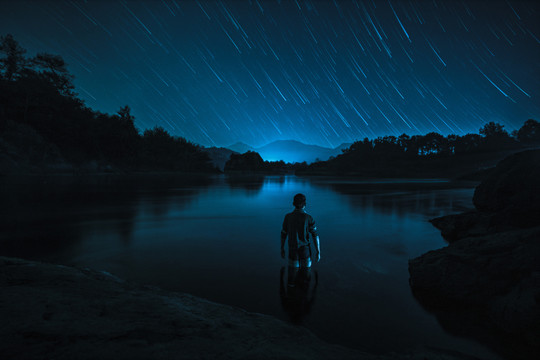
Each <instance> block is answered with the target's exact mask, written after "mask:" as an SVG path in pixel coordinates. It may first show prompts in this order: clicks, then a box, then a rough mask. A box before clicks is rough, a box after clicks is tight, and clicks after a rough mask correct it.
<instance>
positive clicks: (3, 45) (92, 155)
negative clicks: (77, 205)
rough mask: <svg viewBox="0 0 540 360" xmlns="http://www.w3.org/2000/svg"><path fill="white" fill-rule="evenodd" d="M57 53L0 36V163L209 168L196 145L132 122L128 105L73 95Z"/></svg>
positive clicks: (70, 77)
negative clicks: (94, 104)
mask: <svg viewBox="0 0 540 360" xmlns="http://www.w3.org/2000/svg"><path fill="white" fill-rule="evenodd" d="M73 78H74V77H73V75H71V74H70V73H69V72H68V70H67V65H66V63H65V61H64V59H63V58H62V57H61V56H59V55H52V54H47V53H38V54H37V55H35V56H34V57H27V56H26V50H25V49H23V48H22V47H21V46H20V45H19V43H18V42H17V41H16V40H15V39H14V38H13V36H12V35H10V34H8V35H5V36H1V37H0V155H2V153H3V156H2V158H0V163H2V161H3V163H4V164H5V163H6V162H11V163H12V164H13V163H15V164H16V163H18V162H19V163H25V164H29V165H38V166H39V165H43V166H46V165H51V164H58V163H64V164H67V165H68V166H71V167H74V168H79V167H85V166H90V165H92V166H91V167H93V168H95V169H97V170H99V169H117V170H129V171H186V172H195V171H197V172H199V171H202V172H208V171H215V169H214V167H213V166H212V165H211V161H210V158H209V157H208V155H207V154H206V152H204V151H203V149H202V148H201V147H200V146H198V145H195V144H193V143H191V142H189V141H187V140H186V139H184V138H182V137H177V136H172V135H170V134H169V133H168V132H167V131H166V130H165V129H163V128H162V127H154V128H153V129H147V130H144V131H143V132H142V133H141V132H140V131H139V130H138V129H137V128H136V127H135V124H134V117H133V115H132V114H131V110H130V108H129V106H127V105H126V106H123V107H120V109H119V110H118V112H117V113H116V114H112V115H110V114H105V113H102V112H99V111H95V110H92V109H91V108H89V107H87V106H86V105H85V104H84V102H83V101H82V100H81V99H80V98H78V94H76V93H75V91H74V89H75V87H74V85H73Z"/></svg>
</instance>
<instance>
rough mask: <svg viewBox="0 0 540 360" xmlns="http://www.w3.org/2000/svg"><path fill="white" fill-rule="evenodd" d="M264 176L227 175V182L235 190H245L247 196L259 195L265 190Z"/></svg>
mask: <svg viewBox="0 0 540 360" xmlns="http://www.w3.org/2000/svg"><path fill="white" fill-rule="evenodd" d="M264 178H265V177H264V175H260V174H253V175H240V174H238V175H235V174H231V175H227V176H226V177H225V181H226V182H227V184H228V185H229V187H230V188H231V189H233V190H243V192H244V194H246V195H247V196H255V195H257V194H258V193H259V192H260V191H261V190H262V188H263V185H264Z"/></svg>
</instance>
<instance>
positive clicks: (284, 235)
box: [281, 215, 289, 259]
mask: <svg viewBox="0 0 540 360" xmlns="http://www.w3.org/2000/svg"><path fill="white" fill-rule="evenodd" d="M288 223H289V222H288V221H287V215H285V219H284V220H283V226H282V227H281V257H282V258H283V259H285V241H286V240H287V234H288V231H287V229H288V228H287V227H288Z"/></svg>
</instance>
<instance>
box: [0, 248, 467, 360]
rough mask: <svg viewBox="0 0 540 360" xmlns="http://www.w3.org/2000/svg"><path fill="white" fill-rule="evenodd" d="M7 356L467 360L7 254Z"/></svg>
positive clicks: (2, 333)
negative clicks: (336, 336)
mask: <svg viewBox="0 0 540 360" xmlns="http://www.w3.org/2000/svg"><path fill="white" fill-rule="evenodd" d="M0 318H1V319H2V321H1V322H0V354H2V355H1V357H2V359H47V360H51V359H69V360H74V359H114V360H121V359H126V360H127V359H130V360H131V359H309V360H312V359H340V360H341V359H359V360H362V359H365V360H374V359H378V360H397V359H410V360H423V359H434V360H458V359H470V358H469V357H466V356H462V355H460V354H457V353H455V352H452V353H449V352H445V351H442V350H430V349H422V350H420V351H419V352H415V353H410V354H386V355H384V356H378V355H372V354H367V353H364V352H361V351H358V350H354V349H348V348H345V347H342V346H338V345H332V344H329V343H326V342H324V341H322V340H321V339H319V338H317V337H316V336H315V335H313V334H312V333H311V332H309V331H308V330H306V329H305V328H303V327H298V326H294V325H291V324H288V323H285V322H283V321H281V320H278V319H276V318H273V317H271V316H267V315H262V314H256V313H249V312H246V311H244V310H241V309H239V308H235V307H231V306H226V305H221V304H217V303H213V302H210V301H207V300H204V299H201V298H197V297H194V296H192V295H188V294H183V293H173V292H167V291H164V290H160V289H158V288H155V287H148V286H142V285H138V284H134V283H129V282H126V281H123V280H121V279H118V278H116V277H114V276H113V275H111V274H107V273H104V272H99V271H95V270H90V269H78V268H72V267H67V266H61V265H52V264H44V263H39V262H33V261H27V260H21V259H14V258H7V257H0Z"/></svg>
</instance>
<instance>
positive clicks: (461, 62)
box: [0, 0, 540, 147]
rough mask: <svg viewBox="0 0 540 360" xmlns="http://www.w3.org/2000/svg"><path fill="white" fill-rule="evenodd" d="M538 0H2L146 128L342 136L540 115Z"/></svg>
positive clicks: (26, 34) (226, 137)
mask: <svg viewBox="0 0 540 360" xmlns="http://www.w3.org/2000/svg"><path fill="white" fill-rule="evenodd" d="M539 3H540V2H534V1H525V2H523V1H522V2H518V1H487V0H485V1H479V2H471V1H457V0H450V1H442V0H433V1H427V0H426V1H423V0H422V1H397V0H393V1H376V0H373V1H337V0H336V1H330V0H329V1H308V2H305V1H285V0H282V1H277V0H276V1H264V0H259V1H248V0H246V1H240V0H236V1H222V2H218V1H206V0H200V1H198V2H195V1H185V0H172V1H167V0H147V1H105V0H103V1H90V0H89V1H60V0H57V1H46V0H40V1H16V0H13V1H9V0H0V35H5V34H7V33H11V34H13V35H14V37H15V39H16V40H17V41H18V42H19V43H20V44H21V46H22V47H24V48H26V49H27V50H28V55H29V56H33V55H35V54H36V53H37V52H48V53H53V54H59V55H61V56H62V57H63V58H64V59H65V60H66V61H67V63H68V69H69V71H70V72H71V73H72V74H74V75H75V81H74V82H75V86H76V92H77V93H78V94H79V96H80V97H81V98H82V99H84V101H85V103H86V104H87V105H88V106H89V107H91V108H93V109H94V110H98V111H102V112H107V113H115V112H116V111H117V110H118V109H119V108H120V106H123V105H129V106H130V107H131V108H132V113H133V115H134V116H135V117H136V121H135V124H136V126H137V127H138V128H139V129H141V130H144V129H147V128H151V127H153V126H155V125H159V126H162V127H163V128H165V129H166V130H167V131H169V132H170V133H171V134H173V135H178V136H183V137H185V138H187V139H188V140H190V141H192V142H195V143H198V144H201V145H205V146H215V145H217V146H226V145H230V144H232V143H235V142H237V141H242V142H245V143H247V144H250V145H252V146H261V145H264V144H266V143H268V142H271V141H274V140H280V139H295V140H299V141H302V142H305V143H310V144H318V145H321V146H332V147H334V146H338V145H339V144H341V143H344V142H352V141H355V140H360V139H363V138H364V137H368V138H374V137H377V136H384V135H396V136H399V135H400V134H402V133H407V134H409V135H414V134H425V133H428V132H431V131H436V132H439V133H441V134H444V135H447V134H458V135H462V134H466V133H470V132H472V133H478V130H479V128H480V127H481V126H483V124H485V123H487V122H490V121H495V122H499V123H501V124H503V125H505V129H507V130H508V131H512V130H515V129H517V128H519V127H520V126H521V125H522V124H523V123H524V122H525V121H526V120H527V119H529V118H533V119H536V120H540V102H539V96H540V25H539V24H540V16H539V15H540V5H539Z"/></svg>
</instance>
